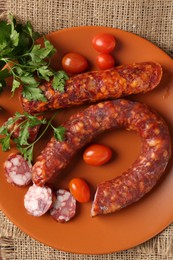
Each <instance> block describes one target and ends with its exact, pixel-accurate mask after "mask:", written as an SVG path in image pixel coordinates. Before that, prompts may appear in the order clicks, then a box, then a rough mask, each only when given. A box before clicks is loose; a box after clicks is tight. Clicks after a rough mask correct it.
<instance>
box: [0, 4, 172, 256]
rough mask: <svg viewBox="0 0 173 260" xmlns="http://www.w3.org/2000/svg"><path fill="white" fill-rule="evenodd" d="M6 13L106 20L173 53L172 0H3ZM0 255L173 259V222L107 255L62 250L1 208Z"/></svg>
mask: <svg viewBox="0 0 173 260" xmlns="http://www.w3.org/2000/svg"><path fill="white" fill-rule="evenodd" d="M2 11H3V15H1V18H2V17H5V15H6V14H7V13H8V12H10V13H12V14H13V15H14V16H15V17H16V18H17V19H19V20H20V21H23V22H24V21H27V20H30V21H31V22H32V25H33V26H34V29H35V30H37V31H39V32H44V33H48V32H51V31H55V30H59V29H63V28H68V27H74V26H81V25H102V26H110V27H115V28H120V29H123V30H126V31H130V32H133V33H135V34H138V35H139V36H142V37H144V38H146V39H148V40H150V41H151V42H153V43H154V44H156V45H157V46H159V47H160V48H161V49H163V50H164V51H165V52H167V53H168V54H169V55H170V56H172V57H173V51H172V50H173V1H172V0H154V1H153V0H59V1H58V0H29V1H28V0H11V1H10V0H6V1H2V0H0V12H2ZM0 237H1V238H0V246H1V254H0V259H3V260H4V259H10V260H13V259H17V260H23V259H25V260H32V259H33V260H55V259H59V260H65V259H69V260H90V259H92V260H93V259H96V260H113V259H117V260H148V259H151V260H160V259H163V260H166V259H170V260H172V259H173V224H172V225H170V226H169V227H167V228H166V229H165V230H164V231H163V232H162V233H161V234H159V235H157V236H156V237H154V238H152V239H150V240H149V241H147V242H145V243H143V244H142V245H140V246H137V247H135V248H133V249H130V250H127V251H123V252H118V253H113V254H107V255H99V256H98V255H77V254H71V253H66V252H61V251H58V250H55V249H52V248H50V247H47V246H44V245H43V244H41V243H39V242H37V241H35V240H33V239H31V238H30V237H28V236H27V235H26V234H24V233H23V232H22V231H21V230H19V229H18V228H17V227H15V226H14V225H13V224H12V223H11V222H10V221H9V220H8V219H7V218H6V217H5V216H4V214H3V213H2V212H0Z"/></svg>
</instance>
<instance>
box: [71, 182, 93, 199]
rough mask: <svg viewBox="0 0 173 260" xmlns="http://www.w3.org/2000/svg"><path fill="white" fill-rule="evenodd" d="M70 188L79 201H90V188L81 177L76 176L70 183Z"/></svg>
mask: <svg viewBox="0 0 173 260" xmlns="http://www.w3.org/2000/svg"><path fill="white" fill-rule="evenodd" d="M69 190H70V192H71V194H72V195H73V197H74V198H75V199H76V200H77V201H79V202H82V203H83V202H88V201H89V200H90V188H89V186H88V184H87V183H86V182H85V181H84V180H83V179H81V178H74V179H72V180H71V181H70V183H69Z"/></svg>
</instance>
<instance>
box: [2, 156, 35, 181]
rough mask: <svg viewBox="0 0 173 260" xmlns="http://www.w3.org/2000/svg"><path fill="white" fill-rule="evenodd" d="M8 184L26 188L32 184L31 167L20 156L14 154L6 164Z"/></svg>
mask: <svg viewBox="0 0 173 260" xmlns="http://www.w3.org/2000/svg"><path fill="white" fill-rule="evenodd" d="M4 169H5V176H6V179H7V182H9V183H12V184H15V185H17V186H26V185H28V184H29V183H30V182H31V179H32V174H31V165H30V164H29V163H28V162H27V161H26V160H25V159H24V158H23V156H22V155H20V154H15V153H12V154H10V155H9V156H8V158H7V160H6V161H5V163H4Z"/></svg>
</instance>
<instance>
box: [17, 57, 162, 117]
mask: <svg viewBox="0 0 173 260" xmlns="http://www.w3.org/2000/svg"><path fill="white" fill-rule="evenodd" d="M161 77H162V68H161V66H160V64H158V63H155V62H141V63H134V64H130V65H122V66H119V67H115V68H112V69H109V70H105V71H91V72H87V73H83V74H79V75H77V76H74V77H71V78H70V79H69V80H67V81H66V85H65V90H64V92H59V91H55V90H54V88H53V87H52V80H51V81H50V82H46V81H44V82H43V83H42V84H40V86H39V88H40V89H41V90H42V91H43V93H44V95H45V97H46V98H47V101H46V102H42V101H37V100H32V101H29V100H27V99H26V98H24V97H23V96H22V94H20V95H21V96H20V99H21V102H22V105H23V109H24V110H25V111H27V112H29V113H31V114H32V113H36V112H43V111H46V110H50V109H58V108H66V107H70V106H75V105H81V104H85V103H93V102H96V101H101V100H107V99H115V98H120V97H124V96H128V95H131V94H138V93H145V92H148V91H151V90H152V89H154V88H155V87H156V86H157V85H158V84H159V82H160V80H161Z"/></svg>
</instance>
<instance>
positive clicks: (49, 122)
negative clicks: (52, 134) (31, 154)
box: [27, 111, 58, 149]
mask: <svg viewBox="0 0 173 260" xmlns="http://www.w3.org/2000/svg"><path fill="white" fill-rule="evenodd" d="M57 113H58V111H57V112H56V113H55V114H54V115H53V116H52V117H51V118H50V120H49V121H48V122H47V126H46V127H45V129H44V130H43V132H42V133H41V135H40V136H39V137H38V138H37V139H36V140H35V141H34V142H33V143H32V144H30V145H28V146H27V149H29V148H30V147H32V146H34V144H35V143H37V142H38V141H39V140H40V139H41V138H42V136H43V135H44V134H45V132H46V131H47V129H48V127H49V126H50V125H51V122H52V120H53V119H54V118H55V116H56V115H57Z"/></svg>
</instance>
